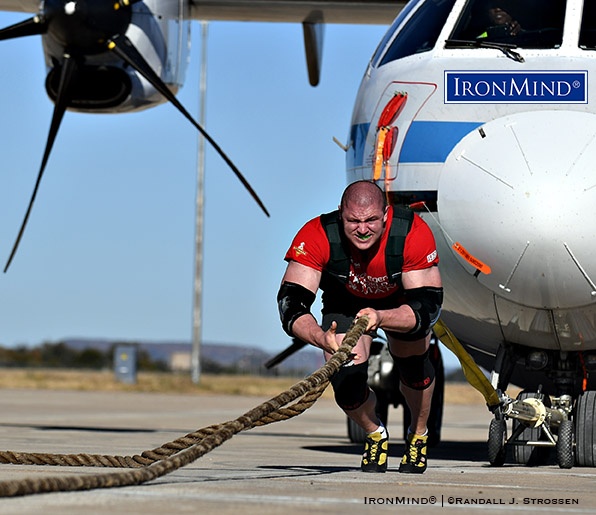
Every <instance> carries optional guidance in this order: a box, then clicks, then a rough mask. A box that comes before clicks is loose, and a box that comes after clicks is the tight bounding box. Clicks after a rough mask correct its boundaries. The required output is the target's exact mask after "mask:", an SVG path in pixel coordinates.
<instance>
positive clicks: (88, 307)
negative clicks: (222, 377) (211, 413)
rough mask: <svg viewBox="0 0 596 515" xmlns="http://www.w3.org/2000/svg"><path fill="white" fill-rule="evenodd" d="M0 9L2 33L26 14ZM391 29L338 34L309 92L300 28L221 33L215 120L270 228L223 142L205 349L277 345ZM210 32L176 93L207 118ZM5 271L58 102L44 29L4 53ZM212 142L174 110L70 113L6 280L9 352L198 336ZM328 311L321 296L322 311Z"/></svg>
mask: <svg viewBox="0 0 596 515" xmlns="http://www.w3.org/2000/svg"><path fill="white" fill-rule="evenodd" d="M25 17H26V15H25V16H23V15H20V14H14V13H10V14H9V13H3V14H2V15H0V26H2V27H4V26H7V25H9V24H12V23H15V22H16V21H20V20H22V19H24V18H25ZM385 30H386V27H382V26H346V25H339V26H337V25H336V26H333V25H330V26H327V27H326V30H325V41H324V52H323V71H322V78H321V83H320V84H319V86H318V87H316V88H313V87H311V86H310V85H309V84H308V78H307V72H306V64H305V58H304V49H303V41H302V31H301V26H300V25H299V24H265V23H231V22H211V23H209V25H208V33H209V40H208V47H207V48H208V79H207V107H206V128H207V130H208V131H209V132H210V134H211V135H212V136H213V137H214V138H215V139H216V141H217V142H218V143H219V144H220V146H222V147H223V149H224V150H225V151H226V152H227V153H228V155H229V156H230V157H231V158H232V160H233V161H234V162H235V163H236V164H237V166H238V167H239V168H240V170H241V171H242V172H243V174H244V175H245V176H246V177H247V179H248V180H249V182H250V183H251V184H252V186H253V187H254V188H255V190H256V191H257V192H258V194H259V195H260V197H261V198H262V200H263V201H264V203H265V205H266V206H267V208H268V210H269V211H270V213H271V218H267V217H266V216H265V215H264V214H263V213H262V212H261V211H260V209H259V208H258V207H257V205H256V203H255V202H254V201H253V200H252V199H251V198H250V196H249V195H248V193H247V192H246V191H245V190H244V189H243V187H242V185H241V184H240V182H239V181H238V180H237V179H236V178H235V176H234V175H233V174H232V172H231V171H230V170H229V169H228V168H227V166H226V165H225V164H224V163H223V161H222V160H221V159H220V158H219V156H217V155H216V153H215V152H214V151H212V150H211V149H210V148H208V149H207V158H206V179H205V198H206V200H205V241H204V245H205V252H204V275H203V281H204V286H203V288H204V289H203V340H204V341H205V342H209V343H234V344H246V345H253V346H256V347H259V348H262V349H264V350H266V351H270V352H277V351H279V350H281V349H283V348H285V346H287V345H288V344H289V339H288V337H287V336H286V335H285V333H284V332H283V331H282V330H281V328H280V324H279V320H278V315H277V306H276V302H275V297H276V294H277V290H278V287H279V281H280V279H281V276H282V275H283V272H284V269H285V262H284V261H283V256H284V253H285V251H286V249H287V247H288V246H289V244H290V241H291V239H292V237H293V235H294V233H295V232H296V231H297V230H298V229H299V228H300V226H301V225H302V223H303V222H305V221H306V220H307V219H309V218H311V217H313V216H316V215H318V214H320V213H322V212H326V211H330V210H333V209H335V207H336V206H337V203H338V200H339V196H340V194H341V191H342V190H343V187H344V185H345V171H344V169H345V153H344V152H343V151H342V150H341V149H340V148H339V147H338V146H337V145H336V144H335V143H334V142H333V141H332V138H333V137H334V136H335V137H337V138H338V139H339V140H340V141H342V142H345V141H346V139H347V134H348V130H349V124H350V118H351V114H352V107H353V104H354V100H355V97H356V92H357V89H358V86H359V83H360V79H361V77H362V74H363V72H364V70H365V68H366V65H367V63H368V60H369V58H370V56H371V55H372V53H373V51H374V50H375V48H376V45H377V43H378V41H379V40H380V39H381V37H382V36H383V34H384V32H385ZM200 46H201V34H200V24H199V23H198V22H193V24H192V50H191V61H190V64H189V68H188V71H187V77H186V82H185V85H184V87H183V88H182V89H181V90H180V92H179V94H178V98H179V100H180V101H181V102H182V103H183V104H184V105H185V106H186V108H187V109H188V110H189V111H190V112H191V113H192V114H193V115H195V116H196V117H198V105H199V86H198V85H199V69H200V54H201V48H200ZM0 59H1V62H2V63H3V72H2V74H1V75H0V90H1V92H2V95H1V96H0V105H1V110H0V112H1V113H2V116H1V117H0V138H1V141H2V147H1V148H2V164H1V170H2V172H1V173H0V261H1V262H2V267H3V266H4V263H5V261H6V259H7V258H8V255H9V253H10V250H11V248H12V244H13V242H14V239H15V237H16V234H17V231H18V228H19V225H20V223H21V220H22V217H23V215H24V213H25V209H26V206H27V203H28V200H29V196H30V194H31V191H32V188H33V185H34V182H35V178H36V174H37V170H38V168H39V164H40V160H41V156H42V153H43V148H44V145H45V141H46V136H47V131H48V127H49V124H50V119H51V113H52V109H53V105H52V104H51V102H50V101H49V100H48V98H47V97H46V94H45V90H44V87H43V81H44V78H45V69H44V64H43V55H42V50H41V41H40V38H38V37H31V38H27V39H20V40H13V41H5V42H1V43H0ZM196 166H197V132H196V130H195V129H194V128H193V127H192V126H191V125H190V124H189V123H188V122H187V121H186V120H185V119H184V118H183V117H182V116H181V115H180V114H179V113H178V112H177V111H176V110H175V108H173V107H172V106H171V105H169V104H165V105H162V106H160V107H157V108H154V109H151V110H147V111H143V112H140V113H134V114H120V115H88V114H87V115H85V114H77V113H70V112H67V113H66V115H65V117H64V120H63V122H62V126H61V129H60V132H59V134H58V138H57V140H56V143H55V146H54V150H53V152H52V155H51V157H50V161H49V163H48V166H47V168H46V171H45V174H44V178H43V181H42V184H41V187H40V190H39V193H38V196H37V200H36V203H35V206H34V209H33V212H32V214H31V217H30V220H29V224H28V227H27V230H26V232H25V234H24V236H23V239H22V241H21V245H20V248H19V251H18V253H17V255H16V257H15V259H14V261H13V263H12V265H11V267H10V269H9V270H8V272H7V273H6V274H2V275H1V276H0V307H1V311H0V345H6V346H14V345H19V344H26V345H37V344H39V343H42V342H44V341H58V340H60V339H63V338H70V337H93V338H95V337H97V338H109V339H115V340H121V341H134V340H144V341H164V340H168V341H190V339H191V335H192V295H193V266H194V264H193V263H194V218H195V193H196ZM316 307H318V303H317V306H316Z"/></svg>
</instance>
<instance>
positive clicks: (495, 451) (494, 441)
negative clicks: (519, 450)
mask: <svg viewBox="0 0 596 515" xmlns="http://www.w3.org/2000/svg"><path fill="white" fill-rule="evenodd" d="M506 440H507V423H506V422H505V420H504V419H498V418H494V419H492V420H491V421H490V426H489V427H488V461H489V463H490V464H491V465H492V466H493V467H500V466H502V465H503V463H505V454H506V449H505V442H506Z"/></svg>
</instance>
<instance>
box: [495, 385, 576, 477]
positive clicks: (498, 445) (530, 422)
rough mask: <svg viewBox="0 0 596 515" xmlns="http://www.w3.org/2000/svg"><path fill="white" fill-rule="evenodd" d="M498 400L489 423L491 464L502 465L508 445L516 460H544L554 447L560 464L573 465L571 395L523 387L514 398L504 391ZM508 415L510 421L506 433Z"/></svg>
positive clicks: (528, 462) (538, 461) (529, 463)
mask: <svg viewBox="0 0 596 515" xmlns="http://www.w3.org/2000/svg"><path fill="white" fill-rule="evenodd" d="M501 400H502V403H501V405H500V406H499V407H498V408H497V409H496V410H495V419H494V420H492V421H491V424H490V427H489V434H488V455H489V462H490V464H491V465H493V466H501V465H503V464H504V462H505V457H506V448H507V446H511V447H512V448H513V455H514V459H515V461H516V462H517V463H521V464H525V465H542V464H545V463H546V462H547V460H548V456H549V453H550V450H551V449H552V448H555V449H556V453H557V464H558V465H559V467H561V468H571V467H572V466H573V464H574V459H575V458H574V456H575V442H574V429H573V421H572V420H571V411H572V398H571V396H570V395H561V396H560V397H557V398H553V399H550V398H549V397H548V396H544V395H543V394H542V393H541V392H540V391H538V392H536V393H532V392H525V391H524V392H521V393H520V394H519V395H518V396H517V399H515V400H514V399H511V398H510V397H509V396H507V395H506V394H504V395H502V396H501ZM508 419H511V420H512V421H513V423H512V433H511V436H509V437H507V420H508Z"/></svg>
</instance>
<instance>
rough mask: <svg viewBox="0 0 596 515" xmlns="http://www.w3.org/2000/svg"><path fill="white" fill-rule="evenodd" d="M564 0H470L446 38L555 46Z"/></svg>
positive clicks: (560, 35)
mask: <svg viewBox="0 0 596 515" xmlns="http://www.w3.org/2000/svg"><path fill="white" fill-rule="evenodd" d="M565 3H566V0H470V2H468V4H467V5H466V7H465V8H464V10H463V11H462V15H461V16H460V19H459V21H458V23H457V24H456V26H455V29H454V31H453V34H451V36H450V39H452V40H464V41H478V42H487V43H507V44H512V45H516V46H518V47H521V48H556V47H558V46H560V45H561V41H562V39H563V22H564V19H565ZM588 3H589V2H588Z"/></svg>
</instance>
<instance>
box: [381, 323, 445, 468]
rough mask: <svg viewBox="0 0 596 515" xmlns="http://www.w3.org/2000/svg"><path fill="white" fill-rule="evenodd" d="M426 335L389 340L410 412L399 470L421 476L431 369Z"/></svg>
mask: <svg viewBox="0 0 596 515" xmlns="http://www.w3.org/2000/svg"><path fill="white" fill-rule="evenodd" d="M429 344H430V335H429V336H427V337H426V338H425V339H423V340H417V341H413V342H404V341H398V340H395V339H394V338H391V337H389V349H390V351H391V354H392V355H393V359H394V361H395V364H396V366H397V368H398V369H399V371H400V378H401V384H400V390H401V392H402V393H403V395H404V398H405V400H406V404H407V405H408V409H409V410H410V415H411V423H410V428H409V431H408V436H407V440H406V451H405V454H404V456H403V458H402V461H401V464H400V467H399V471H400V472H405V473H418V474H421V473H423V472H424V471H425V470H426V450H427V438H428V435H427V422H428V417H429V415H430V409H431V402H432V396H433V391H434V386H435V383H434V368H433V366H432V363H431V362H430V360H429V358H428V349H429Z"/></svg>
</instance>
